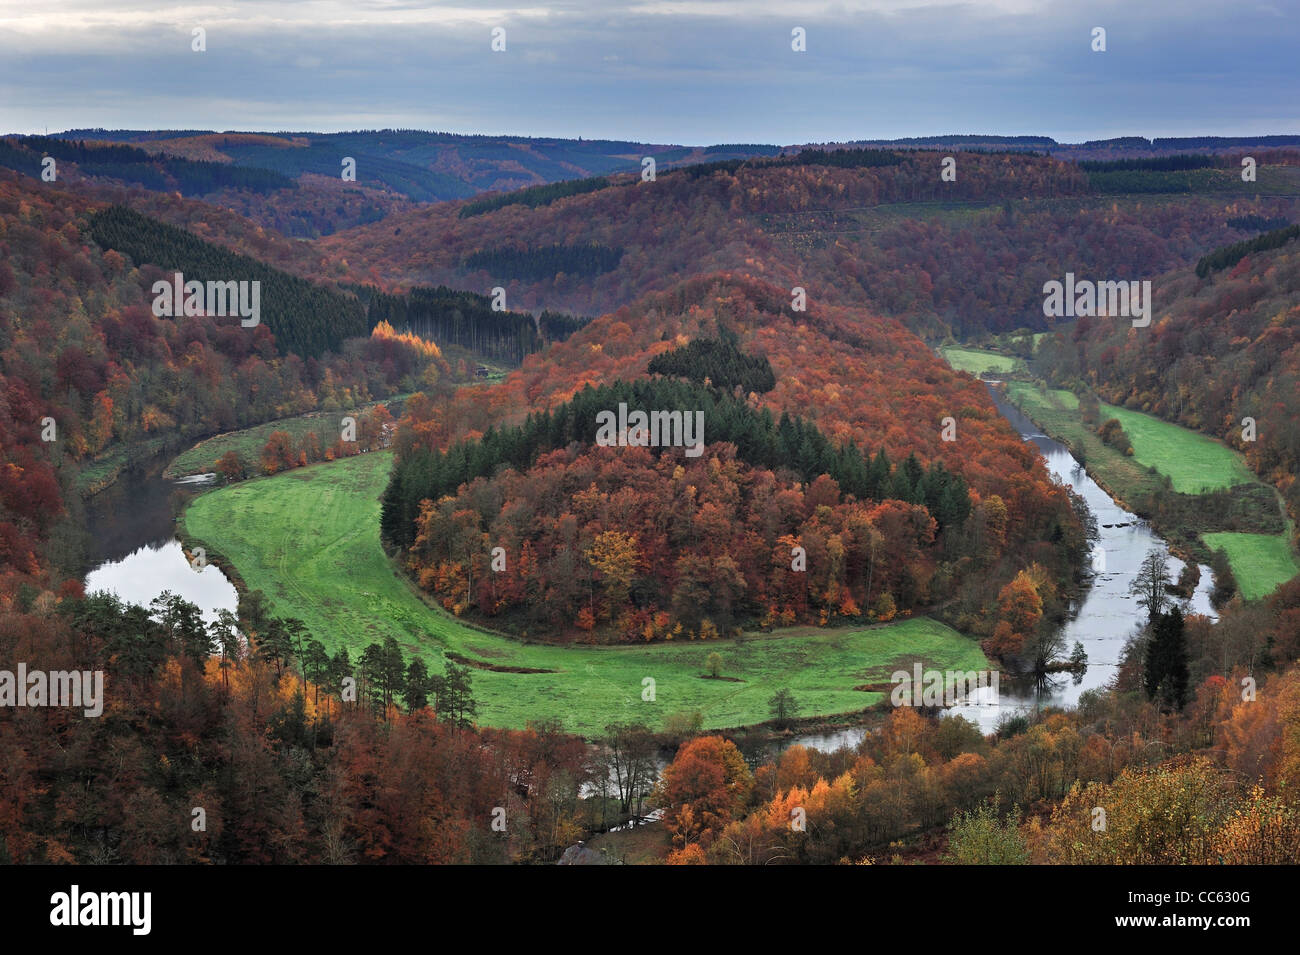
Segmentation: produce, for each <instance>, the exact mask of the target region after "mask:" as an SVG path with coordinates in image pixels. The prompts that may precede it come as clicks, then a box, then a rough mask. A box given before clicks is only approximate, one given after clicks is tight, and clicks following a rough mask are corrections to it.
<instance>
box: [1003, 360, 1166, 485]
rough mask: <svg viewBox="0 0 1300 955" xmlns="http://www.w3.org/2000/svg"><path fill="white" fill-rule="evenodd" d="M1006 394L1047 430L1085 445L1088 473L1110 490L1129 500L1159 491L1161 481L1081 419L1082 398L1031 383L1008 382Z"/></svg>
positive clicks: (1073, 445) (1074, 445)
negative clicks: (1080, 405) (1102, 437)
mask: <svg viewBox="0 0 1300 955" xmlns="http://www.w3.org/2000/svg"><path fill="white" fill-rule="evenodd" d="M1007 395H1008V396H1009V397H1010V398H1011V402H1012V404H1014V405H1016V406H1017V407H1018V408H1020V410H1021V411H1023V412H1024V413H1025V414H1027V415H1028V416H1029V417H1030V418H1032V419H1033V420H1034V423H1035V424H1037V425H1038V426H1039V427H1040V428H1042V429H1043V430H1044V431H1045V432H1046V433H1048V434H1050V435H1051V436H1052V437H1054V438H1056V439H1057V440H1058V441H1064V442H1067V443H1068V444H1070V445H1071V446H1072V447H1075V448H1082V449H1083V452H1084V455H1085V457H1086V462H1085V463H1086V464H1087V466H1088V472H1089V473H1090V474H1092V475H1093V476H1094V477H1095V478H1096V479H1097V480H1098V482H1100V483H1101V484H1102V486H1104V487H1107V488H1109V489H1110V492H1111V493H1112V494H1115V495H1119V497H1121V498H1122V499H1124V500H1126V501H1134V500H1137V499H1138V498H1139V497H1141V496H1143V495H1146V494H1150V493H1152V492H1154V491H1156V490H1157V489H1158V488H1159V486H1160V482H1159V480H1158V479H1157V478H1156V476H1155V475H1153V474H1152V473H1151V472H1150V471H1148V470H1147V469H1146V468H1145V467H1142V466H1141V465H1140V464H1139V463H1138V461H1137V459H1136V458H1135V457H1133V458H1130V457H1125V456H1124V455H1122V454H1120V453H1119V452H1118V451H1116V450H1115V449H1114V448H1112V447H1110V446H1109V445H1106V444H1103V443H1102V440H1101V439H1100V438H1099V437H1097V434H1096V432H1095V431H1093V430H1092V429H1091V428H1089V427H1087V426H1086V425H1085V424H1084V423H1083V421H1082V420H1081V419H1080V418H1079V399H1078V398H1076V397H1075V396H1074V395H1073V394H1071V393H1070V392H1068V391H1063V390H1060V389H1048V390H1047V391H1046V392H1041V391H1039V390H1038V387H1037V386H1036V385H1032V384H1030V383H1028V382H1022V381H1012V382H1008V383H1007Z"/></svg>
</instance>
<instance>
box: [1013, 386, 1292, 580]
mask: <svg viewBox="0 0 1300 955" xmlns="http://www.w3.org/2000/svg"><path fill="white" fill-rule="evenodd" d="M1003 394H1005V395H1006V398H1007V400H1008V402H1009V403H1011V404H1012V405H1013V406H1014V407H1016V408H1017V409H1018V410H1019V411H1021V412H1022V413H1023V414H1025V415H1026V416H1027V417H1029V418H1030V419H1031V420H1032V421H1033V422H1034V423H1035V424H1036V425H1037V426H1038V427H1040V428H1041V429H1042V430H1043V432H1044V433H1045V434H1047V435H1050V436H1051V437H1053V438H1055V439H1056V440H1058V441H1060V442H1062V443H1063V444H1065V445H1067V446H1068V447H1070V448H1071V449H1073V451H1074V452H1075V455H1076V457H1079V458H1081V459H1082V462H1083V464H1084V467H1085V468H1086V469H1087V471H1088V474H1089V476H1090V477H1092V479H1093V480H1094V481H1096V483H1097V484H1098V485H1099V486H1100V487H1102V488H1103V489H1104V490H1105V491H1106V493H1107V494H1109V495H1110V496H1111V497H1112V498H1113V499H1114V500H1116V501H1118V502H1119V503H1120V504H1121V505H1122V506H1123V507H1124V508H1125V509H1127V510H1130V511H1132V512H1133V513H1135V514H1137V515H1138V516H1139V517H1141V518H1143V519H1144V520H1147V521H1149V522H1150V523H1151V526H1152V527H1153V528H1154V529H1155V530H1156V531H1157V532H1158V533H1159V534H1160V535H1161V536H1162V537H1164V538H1166V540H1167V542H1168V544H1169V547H1170V550H1171V552H1172V553H1174V554H1175V555H1176V556H1178V557H1179V558H1180V559H1182V560H1195V561H1197V562H1201V563H1209V562H1211V561H1212V560H1213V553H1214V551H1215V550H1217V549H1219V548H1220V547H1222V548H1223V550H1224V552H1225V553H1226V555H1227V558H1228V562H1229V566H1231V568H1232V571H1233V575H1234V576H1235V577H1237V579H1238V581H1239V584H1240V586H1241V592H1242V596H1243V597H1244V598H1245V599H1248V600H1250V599H1259V598H1260V597H1264V596H1267V595H1268V594H1270V593H1272V591H1273V590H1275V589H1276V588H1277V586H1278V585H1279V584H1281V583H1283V582H1285V581H1286V580H1289V579H1290V578H1291V577H1293V576H1295V574H1296V573H1297V572H1300V562H1297V561H1296V558H1295V554H1294V552H1293V551H1291V548H1290V535H1289V533H1288V530H1287V522H1286V519H1285V516H1284V514H1283V513H1282V510H1281V505H1280V502H1279V501H1278V497H1277V493H1276V491H1275V490H1274V489H1273V488H1271V487H1269V486H1268V485H1266V484H1264V483H1263V482H1262V481H1260V480H1259V479H1258V478H1257V477H1256V476H1255V475H1254V473H1253V472H1251V471H1250V470H1249V468H1247V467H1246V464H1245V460H1244V458H1242V456H1241V455H1240V454H1238V453H1237V452H1236V451H1234V450H1232V449H1231V448H1229V447H1227V446H1226V445H1223V444H1221V443H1219V442H1217V441H1214V440H1213V439H1211V438H1209V437H1207V436H1205V435H1202V434H1198V433H1196V432H1193V431H1190V430H1188V429H1186V428H1183V427H1181V426H1180V425H1175V424H1172V423H1170V422H1167V421H1162V420H1160V419H1159V418H1154V417H1152V416H1151V415H1145V414H1142V413H1141V412H1136V411H1133V410H1131V409H1125V408H1118V407H1115V406H1112V405H1107V404H1101V405H1100V408H1099V411H1100V415H1099V417H1100V420H1103V421H1104V420H1106V419H1108V418H1115V419H1116V420H1118V421H1119V422H1120V423H1121V426H1122V427H1123V428H1124V431H1125V433H1126V434H1127V435H1128V437H1129V439H1130V440H1131V441H1132V445H1133V454H1132V455H1125V454H1122V453H1121V452H1120V451H1118V450H1117V449H1116V448H1114V447H1111V446H1110V445H1108V444H1106V443H1104V442H1103V441H1102V440H1101V438H1100V437H1099V436H1098V435H1097V433H1096V431H1095V429H1093V428H1092V427H1090V426H1088V425H1087V424H1086V423H1085V422H1084V421H1083V420H1082V416H1081V411H1080V408H1079V402H1078V398H1077V397H1076V396H1075V395H1074V394H1073V393H1071V392H1069V391H1065V390H1063V389H1050V388H1045V387H1042V386H1041V385H1039V384H1030V383H1026V382H1007V383H1006V384H1005V386H1004V387H1003ZM1286 555H1289V560H1288V559H1287V556H1286Z"/></svg>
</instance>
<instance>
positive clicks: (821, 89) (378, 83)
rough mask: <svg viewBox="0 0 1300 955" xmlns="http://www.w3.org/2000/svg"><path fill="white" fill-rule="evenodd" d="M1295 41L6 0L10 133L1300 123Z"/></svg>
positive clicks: (1258, 127)
mask: <svg viewBox="0 0 1300 955" xmlns="http://www.w3.org/2000/svg"><path fill="white" fill-rule="evenodd" d="M195 27H203V28H204V29H205V30H206V31H207V51H206V52H202V53H196V52H193V51H192V50H191V37H192V33H191V31H192V30H193V29H194V28H195ZM494 27H503V28H504V29H505V31H506V34H505V36H506V50H505V52H504V53H494V52H492V50H491V35H490V34H491V30H492V28H494ZM795 27H802V28H804V30H806V33H807V52H804V53H796V52H794V51H793V50H792V49H791V30H792V29H793V28H795ZM1094 27H1104V28H1105V30H1106V45H1107V50H1106V52H1104V53H1095V52H1093V51H1092V49H1091V44H1092V30H1093V28H1094ZM1298 60H1300V0H1272V2H1264V3H1260V2H1254V0H1244V2H1232V3H1229V2H1226V0H1216V2H1209V0H1120V2H1091V0H978V2H954V0H874V2H871V0H862V2H858V0H840V2H818V0H789V2H777V0H680V2H679V0H560V2H546V0H537V2H535V3H528V2H527V0H525V2H524V3H523V4H522V5H520V6H517V7H516V6H509V5H506V4H497V3H491V2H489V3H474V2H472V0H458V2H453V3H429V2H421V3H417V2H406V0H359V2H343V0H226V2H217V3H202V2H198V3H189V2H185V0H43V2H42V0H0V131H3V132H42V131H43V130H45V129H46V128H48V129H49V130H51V131H54V130H62V129H68V128H73V127H88V126H102V127H108V128H139V129H155V128H173V129H177V128H203V129H219V130H223V129H256V130H280V129H294V130H306V129H311V130H323V131H334V130H341V129H362V128H366V129H368V128H379V127H406V128H419V129H435V130H449V131H452V132H464V133H509V134H519V135H539V136H563V137H576V136H583V137H586V138H598V137H608V138H615V139H631V140H640V141H644V142H656V143H683V144H708V143H725V142H771V143H782V144H784V143H803V142H824V141H843V140H850V139H864V138H886V137H899V136H914V135H931V134H941V133H976V132H978V133H999V134H1006V135H1013V134H1024V135H1046V136H1053V137H1055V138H1057V139H1058V140H1062V141H1071V142H1073V141H1079V140H1083V139H1089V138H1102V137H1109V136H1119V135H1145V136H1161V135H1201V134H1217V135H1249V134H1255V133H1291V134H1296V133H1300V83H1297V74H1298V73H1300V69H1298V68H1297V61H1298Z"/></svg>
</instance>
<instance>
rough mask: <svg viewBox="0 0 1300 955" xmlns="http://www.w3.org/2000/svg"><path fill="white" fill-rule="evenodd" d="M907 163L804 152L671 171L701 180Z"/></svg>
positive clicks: (841, 152) (885, 156)
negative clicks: (741, 172) (746, 169)
mask: <svg viewBox="0 0 1300 955" xmlns="http://www.w3.org/2000/svg"><path fill="white" fill-rule="evenodd" d="M906 159H907V157H906V156H904V155H902V154H901V153H896V152H893V151H892V150H888V149H830V150H827V149H805V150H803V151H802V152H799V153H796V154H795V155H793V156H779V157H774V158H772V159H761V160H755V159H724V160H720V161H718V162H706V163H697V164H696V165H693V166H683V167H682V168H680V169H674V170H673V174H674V175H685V176H686V178H688V179H701V178H703V177H704V176H711V175H713V173H715V172H726V173H734V172H735V171H736V170H737V169H740V168H741V167H742V166H746V165H749V166H755V167H757V168H764V169H774V168H780V167H783V166H832V167H835V168H838V169H874V168H879V167H882V166H897V165H900V164H902V163H903V162H904V161H905V160H906Z"/></svg>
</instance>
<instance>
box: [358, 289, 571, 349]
mask: <svg viewBox="0 0 1300 955" xmlns="http://www.w3.org/2000/svg"><path fill="white" fill-rule="evenodd" d="M355 288H356V291H357V294H358V295H359V296H360V297H361V299H362V301H363V302H365V303H366V312H367V318H368V321H369V323H370V327H371V328H374V327H376V326H377V325H378V324H379V323H380V322H388V324H390V325H392V326H393V328H395V329H397V330H398V331H406V332H411V333H413V334H415V335H418V336H420V337H421V338H424V339H427V340H429V341H433V342H437V343H439V344H440V345H443V346H446V345H456V346H459V347H461V348H467V349H469V350H470V351H472V352H475V353H477V354H479V355H482V356H484V357H487V358H495V359H500V360H502V361H507V362H511V363H514V364H519V363H520V362H522V361H523V360H524V358H526V357H527V356H528V355H531V354H532V353H533V352H535V351H540V350H541V349H542V348H543V347H544V346H545V345H546V343H547V342H549V341H561V340H563V339H565V338H567V337H568V336H569V335H571V334H573V333H574V332H575V331H577V330H578V329H579V328H581V327H582V326H583V325H585V324H586V323H587V322H588V321H589V319H585V318H581V317H578V316H574V315H566V314H564V313H562V312H549V311H548V312H543V313H542V314H541V316H540V317H539V318H537V319H534V318H533V316H532V315H530V314H528V313H527V312H508V311H507V312H498V311H493V309H492V300H491V299H490V298H488V297H487V296H486V295H478V294H476V293H474V292H463V291H459V290H457V289H451V288H447V286H445V285H440V286H438V287H437V288H428V287H426V286H416V287H415V288H413V289H411V290H410V291H409V292H407V293H406V294H405V295H392V294H389V293H387V292H381V291H379V290H378V289H376V288H374V287H372V286H356V287H355Z"/></svg>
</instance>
